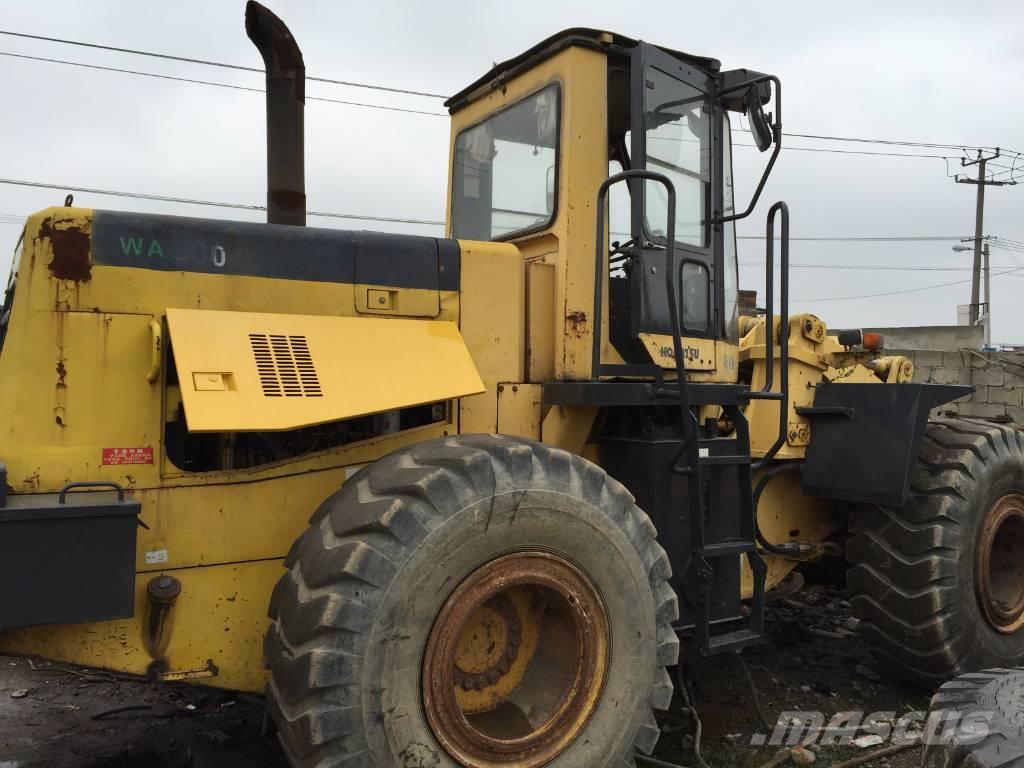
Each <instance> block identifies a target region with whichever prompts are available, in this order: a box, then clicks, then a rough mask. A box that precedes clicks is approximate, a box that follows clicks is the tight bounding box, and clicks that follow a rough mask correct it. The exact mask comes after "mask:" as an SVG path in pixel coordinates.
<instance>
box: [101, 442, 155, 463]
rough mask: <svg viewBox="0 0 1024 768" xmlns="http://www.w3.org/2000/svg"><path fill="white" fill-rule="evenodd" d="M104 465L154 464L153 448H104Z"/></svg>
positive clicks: (149, 446) (148, 446)
mask: <svg viewBox="0 0 1024 768" xmlns="http://www.w3.org/2000/svg"><path fill="white" fill-rule="evenodd" d="M103 463H104V465H107V464H152V463H153V446H151V445H147V446H145V447H144V448H104V449H103Z"/></svg>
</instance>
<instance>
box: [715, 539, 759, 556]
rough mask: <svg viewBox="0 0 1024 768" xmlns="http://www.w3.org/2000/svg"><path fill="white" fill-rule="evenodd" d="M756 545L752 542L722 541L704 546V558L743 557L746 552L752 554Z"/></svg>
mask: <svg viewBox="0 0 1024 768" xmlns="http://www.w3.org/2000/svg"><path fill="white" fill-rule="evenodd" d="M756 549H757V545H756V543H755V542H753V541H723V542H719V543H718V544H705V545H704V556H705V557H728V556H729V555H744V554H746V553H747V552H754V551H755V550H756Z"/></svg>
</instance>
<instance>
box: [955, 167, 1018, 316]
mask: <svg viewBox="0 0 1024 768" xmlns="http://www.w3.org/2000/svg"><path fill="white" fill-rule="evenodd" d="M997 157H999V147H996V151H995V154H993V155H989V156H988V157H985V156H984V155H982V153H981V150H980V149H979V150H978V157H977V158H975V159H974V160H970V161H968V160H967V159H965V158H962V159H961V160H960V165H961V166H962V167H964V168H967V167H969V166H972V165H977V166H978V178H977V179H969V178H967V177H966V176H960V175H959V174H958V175H957V177H956V183H957V184H977V185H978V203H977V208H976V210H975V212H974V270H973V272H972V273H971V325H974V324H975V323H976V322H978V314H979V313H978V309H979V302H980V297H979V295H978V294H979V293H980V289H981V243H982V234H981V233H982V230H983V229H984V221H985V187H1002V186H1004V185H1006V184H1007V183H1008V182H1005V181H992V180H991V179H986V178H985V164H986V163H987V162H988V161H989V160H995V159H996V158H997Z"/></svg>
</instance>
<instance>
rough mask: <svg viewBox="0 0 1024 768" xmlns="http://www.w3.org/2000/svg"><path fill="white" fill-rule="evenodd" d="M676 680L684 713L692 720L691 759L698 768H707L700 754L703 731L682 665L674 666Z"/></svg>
mask: <svg viewBox="0 0 1024 768" xmlns="http://www.w3.org/2000/svg"><path fill="white" fill-rule="evenodd" d="M676 679H677V680H678V682H679V692H680V694H682V697H683V704H684V705H685V706H684V707H683V709H684V711H688V712H689V713H690V717H692V718H693V757H694V759H695V760H696V761H697V765H698V766H699V768H708V764H707V763H706V762H705V761H704V756H703V755H702V754H701V753H700V737H701V733H702V732H703V730H704V726H703V724H702V723H701V721H700V715H699V714H698V712H697V707H696V706H695V705H694V697H691V695H690V689H689V688H688V687H687V685H686V679H685V678H684V676H683V665H682V664H679V665H678V666H676Z"/></svg>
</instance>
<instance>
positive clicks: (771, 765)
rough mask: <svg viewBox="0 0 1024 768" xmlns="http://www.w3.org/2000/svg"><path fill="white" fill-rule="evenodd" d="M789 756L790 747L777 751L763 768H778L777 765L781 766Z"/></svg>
mask: <svg viewBox="0 0 1024 768" xmlns="http://www.w3.org/2000/svg"><path fill="white" fill-rule="evenodd" d="M789 756H790V754H789V750H788V749H785V748H783V749H780V750H779V751H778V752H776V753H775V757H773V758H772V759H771V760H769V761H768V762H767V763H765V764H764V765H762V766H761V768H777V766H780V765H782V764H783V763H785V762H786V761H787V760H789Z"/></svg>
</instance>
